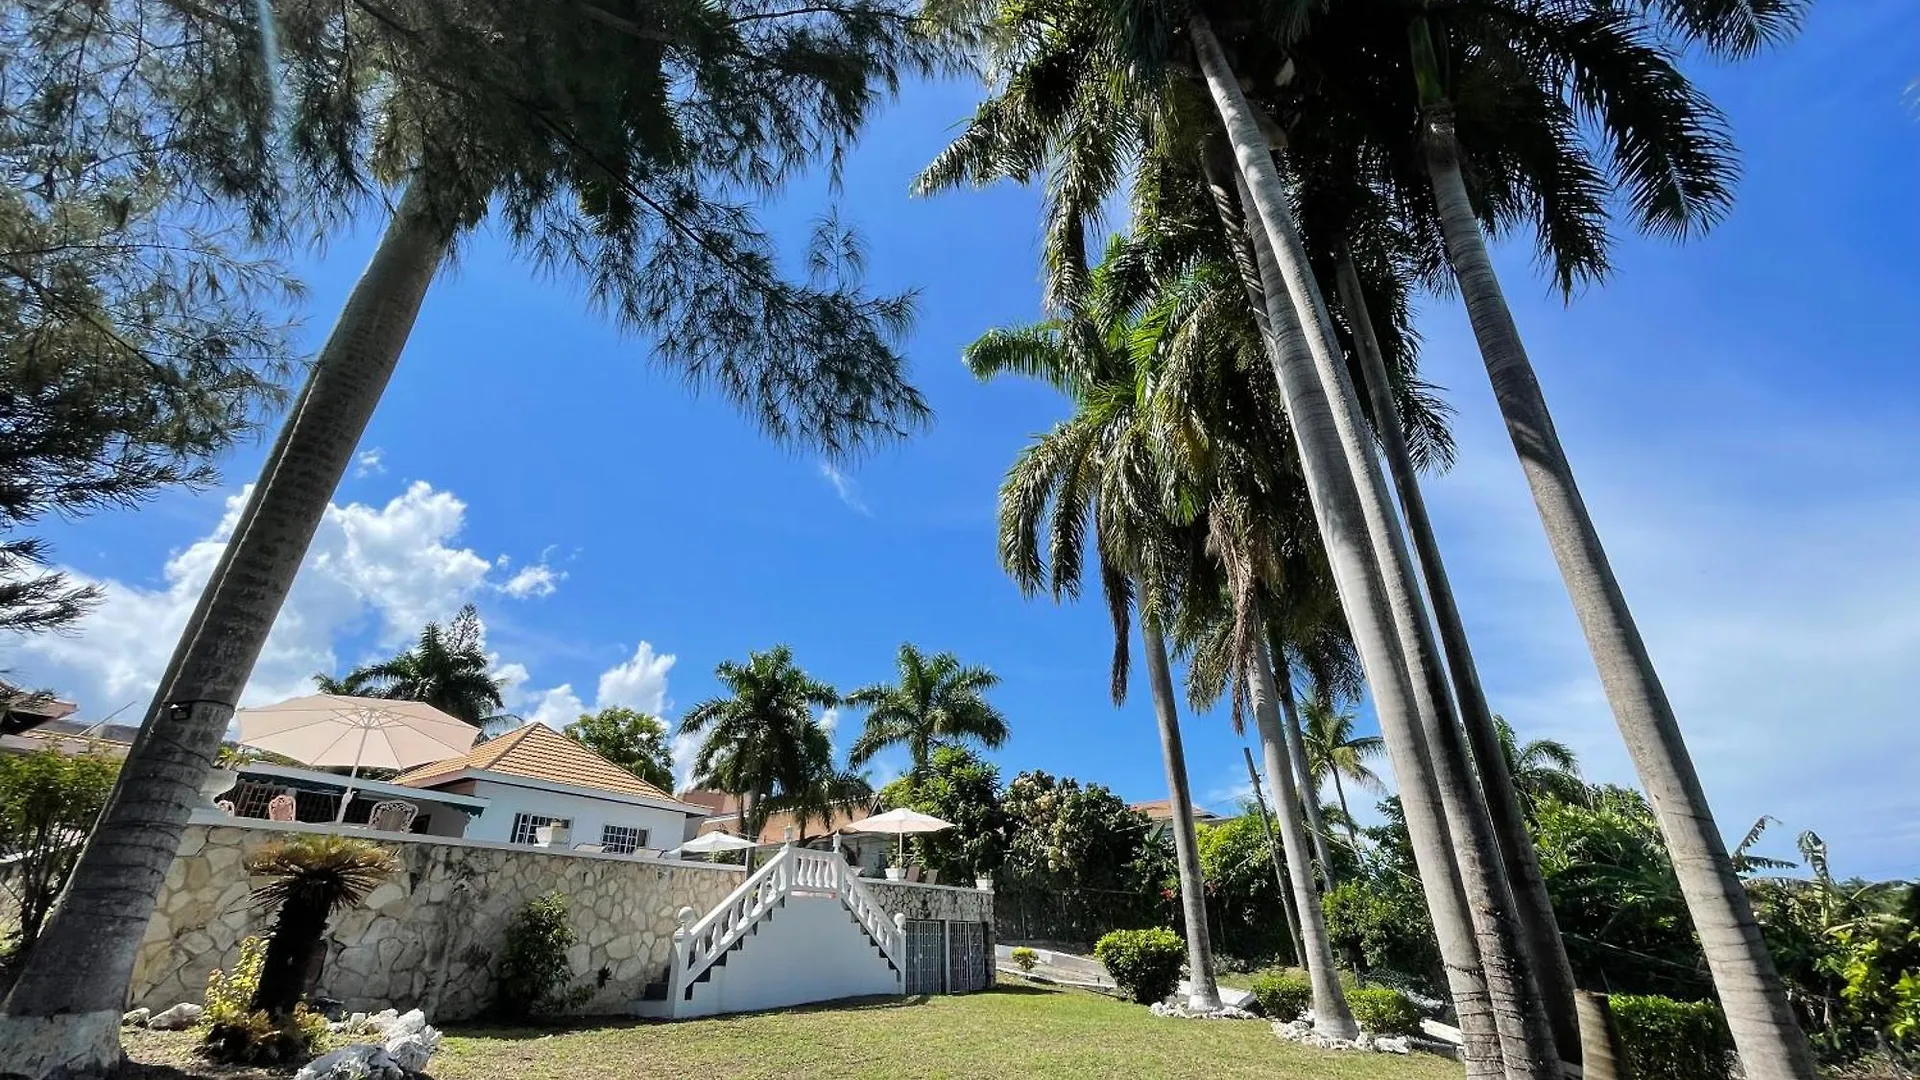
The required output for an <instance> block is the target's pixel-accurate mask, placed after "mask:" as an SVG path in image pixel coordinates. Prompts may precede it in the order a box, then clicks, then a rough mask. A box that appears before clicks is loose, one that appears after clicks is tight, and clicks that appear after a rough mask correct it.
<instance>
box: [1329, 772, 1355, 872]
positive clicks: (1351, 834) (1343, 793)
mask: <svg viewBox="0 0 1920 1080" xmlns="http://www.w3.org/2000/svg"><path fill="white" fill-rule="evenodd" d="M1327 772H1329V773H1331V774H1333V795H1334V797H1335V798H1337V799H1339V800H1340V812H1341V813H1342V814H1345V815H1346V816H1347V839H1348V841H1350V842H1351V843H1352V844H1353V850H1354V853H1355V854H1359V852H1360V826H1359V824H1358V823H1357V822H1355V821H1354V820H1353V811H1352V810H1350V809H1348V808H1347V789H1346V788H1345V787H1344V786H1342V785H1341V783H1340V770H1339V769H1332V768H1330V769H1328V770H1327Z"/></svg>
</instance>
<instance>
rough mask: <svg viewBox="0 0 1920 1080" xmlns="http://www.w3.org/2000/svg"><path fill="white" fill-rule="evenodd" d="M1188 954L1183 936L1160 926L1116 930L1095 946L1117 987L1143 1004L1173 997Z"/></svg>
mask: <svg viewBox="0 0 1920 1080" xmlns="http://www.w3.org/2000/svg"><path fill="white" fill-rule="evenodd" d="M1186 952H1187V946H1186V943H1185V942H1184V941H1182V940H1181V939H1180V935H1178V934H1176V933H1174V932H1173V931H1171V930H1168V929H1166V928H1165V927H1160V926H1156V927H1154V928H1152V929H1150V930H1115V931H1113V932H1112V933H1110V934H1108V935H1107V936H1105V937H1103V938H1101V939H1100V940H1099V941H1098V942H1096V943H1095V944H1094V946H1093V955H1094V956H1095V957H1097V958H1099V960H1100V962H1101V963H1102V964H1105V965H1106V967H1107V974H1109V975H1111V976H1113V983H1114V985H1115V986H1118V987H1119V988H1120V989H1121V991H1122V992H1124V993H1125V994H1126V995H1127V996H1128V997H1130V998H1132V999H1133V1000H1135V1001H1137V1002H1139V1003H1140V1004H1142V1005H1151V1004H1153V1003H1154V1002H1156V1001H1165V1000H1166V999H1167V998H1169V997H1171V996H1173V991H1174V990H1175V989H1176V988H1177V987H1178V986H1179V985H1180V965H1181V963H1182V962H1183V961H1184V960H1185V959H1186Z"/></svg>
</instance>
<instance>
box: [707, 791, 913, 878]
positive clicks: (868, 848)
mask: <svg viewBox="0 0 1920 1080" xmlns="http://www.w3.org/2000/svg"><path fill="white" fill-rule="evenodd" d="M680 799H681V801H683V802H689V803H693V804H694V805H696V806H699V807H701V808H702V809H704V810H705V811H706V812H707V818H706V820H704V821H702V822H700V825H699V832H700V833H701V834H705V833H711V832H726V833H732V834H733V835H735V836H739V835H741V826H740V800H739V799H737V798H735V797H734V796H732V795H729V794H728V793H726V792H724V791H715V790H713V789H711V788H693V789H691V790H688V791H683V792H681V793H680ZM877 808H878V803H877V802H872V801H869V802H849V803H842V804H840V805H838V806H835V807H834V808H833V812H832V813H831V814H829V815H828V816H827V817H826V818H824V819H822V818H817V817H815V818H809V819H808V820H807V822H806V824H805V826H802V825H801V824H800V823H799V822H798V821H797V820H796V819H795V818H794V815H793V814H792V812H790V811H786V810H781V811H776V812H774V813H772V814H768V815H767V821H766V824H764V825H762V826H761V827H760V835H759V836H757V837H752V838H751V839H754V840H756V841H758V842H759V843H761V844H764V845H766V846H768V847H777V846H779V845H782V844H787V843H793V844H798V845H800V846H802V847H812V848H831V847H832V846H833V838H834V836H835V834H837V833H839V832H840V830H841V829H844V828H845V827H846V826H848V825H850V824H852V823H853V822H856V821H859V820H860V819H861V818H865V817H870V816H872V814H873V813H874V812H875V811H876V809H877ZM892 843H893V842H892V841H890V840H883V839H881V838H879V837H875V836H871V835H866V836H843V837H841V839H840V845H839V847H840V851H841V852H842V853H843V854H844V855H845V856H846V857H847V860H848V861H849V862H851V863H852V864H853V865H854V866H856V867H859V868H860V869H861V870H863V871H865V872H866V873H869V874H873V875H876V876H877V875H878V874H879V873H880V871H881V870H882V868H884V867H885V866H886V865H887V863H888V862H889V861H891V860H889V859H888V858H887V853H888V852H889V851H891V850H892Z"/></svg>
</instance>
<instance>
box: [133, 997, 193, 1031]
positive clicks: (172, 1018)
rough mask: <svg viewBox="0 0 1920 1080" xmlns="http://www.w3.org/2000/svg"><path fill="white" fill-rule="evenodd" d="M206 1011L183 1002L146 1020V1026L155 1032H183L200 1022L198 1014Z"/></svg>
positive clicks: (188, 1002)
mask: <svg viewBox="0 0 1920 1080" xmlns="http://www.w3.org/2000/svg"><path fill="white" fill-rule="evenodd" d="M206 1011H207V1010H205V1009H203V1008H201V1007H200V1006H198V1005H195V1004H193V1003H192V1002H190V1001H183V1002H181V1003H180V1004H178V1005H175V1006H174V1007H173V1008H171V1009H168V1010H167V1011H166V1012H163V1013H160V1014H159V1015H157V1016H153V1017H151V1018H149V1019H148V1020H147V1026H148V1027H150V1028H152V1029H154V1030H155V1031H185V1030H186V1029H188V1028H190V1027H192V1026H193V1025H195V1024H197V1023H199V1022H200V1014H201V1013H203V1012H206Z"/></svg>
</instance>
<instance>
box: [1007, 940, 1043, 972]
mask: <svg viewBox="0 0 1920 1080" xmlns="http://www.w3.org/2000/svg"><path fill="white" fill-rule="evenodd" d="M1039 962H1040V954H1039V953H1037V952H1034V951H1033V950H1032V949H1029V948H1027V947H1026V946H1025V945H1022V946H1020V947H1019V948H1017V949H1015V950H1013V963H1014V966H1015V967H1018V968H1019V969H1020V970H1021V971H1032V970H1033V965H1035V964H1037V963H1039Z"/></svg>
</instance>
